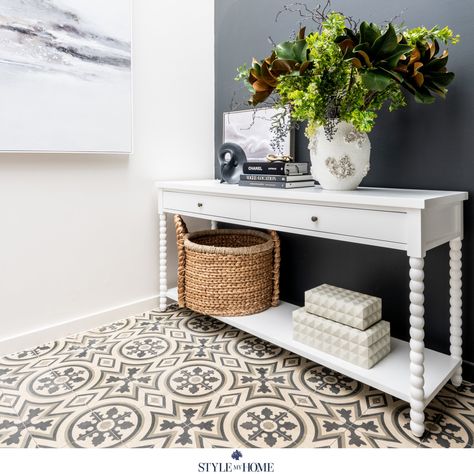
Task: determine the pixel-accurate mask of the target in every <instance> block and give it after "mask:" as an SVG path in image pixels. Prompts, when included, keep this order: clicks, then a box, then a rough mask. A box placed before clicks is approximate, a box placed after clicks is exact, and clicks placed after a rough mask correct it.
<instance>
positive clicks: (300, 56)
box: [293, 39, 308, 63]
mask: <svg viewBox="0 0 474 474" xmlns="http://www.w3.org/2000/svg"><path fill="white" fill-rule="evenodd" d="M293 54H294V58H293V59H294V60H295V61H298V62H299V63H302V62H304V61H306V59H307V58H308V44H307V43H306V40H304V39H301V40H298V41H295V43H294V45H293Z"/></svg>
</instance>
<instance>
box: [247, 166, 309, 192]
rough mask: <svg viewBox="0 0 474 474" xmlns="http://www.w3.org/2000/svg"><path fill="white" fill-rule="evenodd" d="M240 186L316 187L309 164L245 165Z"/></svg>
mask: <svg viewBox="0 0 474 474" xmlns="http://www.w3.org/2000/svg"><path fill="white" fill-rule="evenodd" d="M243 172H244V174H241V175H240V182H239V184H240V186H256V187H263V188H284V189H289V188H306V187H310V186H314V179H313V177H312V176H311V174H310V172H309V163H281V162H273V163H265V162H262V163H255V162H254V163H244V168H243Z"/></svg>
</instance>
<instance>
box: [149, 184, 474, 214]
mask: <svg viewBox="0 0 474 474" xmlns="http://www.w3.org/2000/svg"><path fill="white" fill-rule="evenodd" d="M156 187H157V188H158V189H159V190H163V191H177V192H193V193H202V194H210V195H219V196H229V197H236V198H247V199H268V200H272V201H280V202H292V201H294V202H300V203H301V202H302V203H308V204H328V205H329V204H332V205H344V204H347V205H361V206H371V207H372V206H374V207H385V208H386V207H395V208H402V209H425V208H428V207H433V206H443V205H447V204H453V203H456V202H461V201H465V200H467V199H468V197H469V196H468V193H467V192H464V191H434V190H422V189H397V188H366V187H359V188H357V189H356V190H354V191H326V190H323V189H321V187H320V186H315V187H311V188H295V189H278V188H260V187H246V186H239V185H237V184H227V183H220V182H219V180H213V179H206V180H189V181H158V182H156Z"/></svg>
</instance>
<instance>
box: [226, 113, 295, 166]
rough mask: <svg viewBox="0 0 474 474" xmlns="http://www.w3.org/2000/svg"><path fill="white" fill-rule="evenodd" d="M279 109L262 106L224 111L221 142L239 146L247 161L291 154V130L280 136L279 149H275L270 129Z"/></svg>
mask: <svg viewBox="0 0 474 474" xmlns="http://www.w3.org/2000/svg"><path fill="white" fill-rule="evenodd" d="M279 113H281V110H275V109H274V108H272V107H262V108H258V109H251V110H238V111H234V112H224V136H223V140H224V141H223V143H226V142H231V143H236V144H237V145H239V146H241V147H242V148H243V150H244V151H245V154H246V156H247V160H248V161H265V160H266V157H267V155H274V154H277V155H278V154H282V155H290V156H292V155H293V151H294V150H293V132H292V131H291V130H289V131H288V133H287V134H286V136H284V137H282V140H281V143H280V146H281V149H280V150H277V149H275V145H274V135H273V131H272V123H273V118H274V116H275V115H276V114H279Z"/></svg>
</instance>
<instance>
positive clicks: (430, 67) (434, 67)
mask: <svg viewBox="0 0 474 474" xmlns="http://www.w3.org/2000/svg"><path fill="white" fill-rule="evenodd" d="M447 63H448V56H447V55H446V56H444V57H439V58H437V59H433V60H432V61H430V62H429V63H428V64H425V65H424V67H423V70H424V71H426V72H428V71H438V72H441V69H443V68H444V67H445V66H446V64H447Z"/></svg>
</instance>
